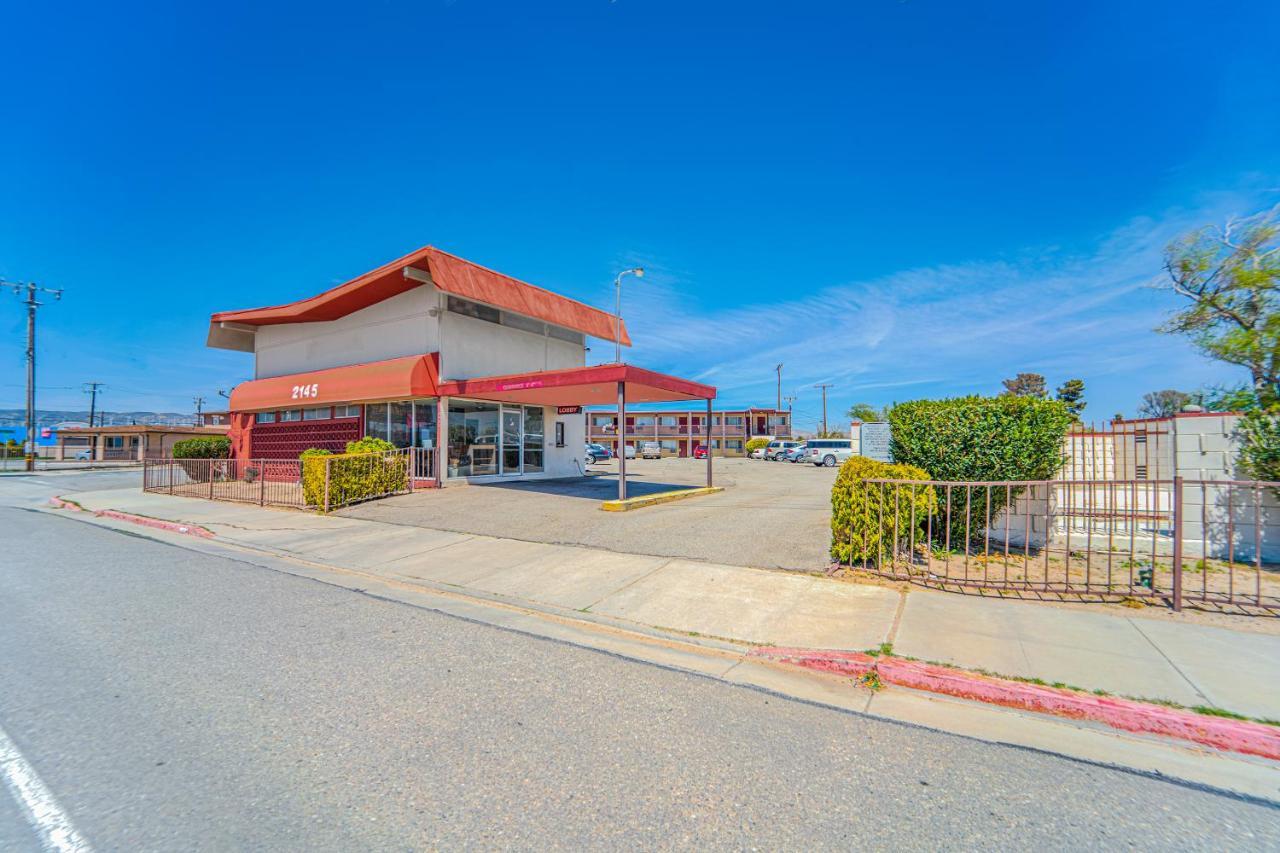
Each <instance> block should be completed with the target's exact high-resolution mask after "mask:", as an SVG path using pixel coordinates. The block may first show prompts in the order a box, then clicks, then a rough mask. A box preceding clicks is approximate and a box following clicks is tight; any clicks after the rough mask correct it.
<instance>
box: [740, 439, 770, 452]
mask: <svg viewBox="0 0 1280 853" xmlns="http://www.w3.org/2000/svg"><path fill="white" fill-rule="evenodd" d="M768 446H769V439H767V438H753V439H750V440H749V441H747V444H746V447H744V448H743V450H745V451H746V454H747V455H748V456H750V455H751V451H753V450H759V449H760V448H762V447H768Z"/></svg>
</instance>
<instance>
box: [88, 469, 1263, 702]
mask: <svg viewBox="0 0 1280 853" xmlns="http://www.w3.org/2000/svg"><path fill="white" fill-rule="evenodd" d="M65 497H67V498H69V499H71V500H74V501H75V502H76V503H78V504H80V505H81V506H83V507H84V508H85V509H88V510H94V511H97V510H107V509H111V510H117V511H120V512H127V513H133V514H137V515H143V516H149V517H151V518H160V519H166V520H170V521H175V522H181V523H184V524H195V525H199V526H202V527H205V528H207V529H209V530H210V531H212V532H213V533H215V534H216V535H217V537H218V538H219V539H221V540H223V541H227V542H231V543H235V544H239V545H242V546H247V547H251V548H256V549H261V550H265V551H269V552H273V553H277V554H283V555H291V556H296V557H300V558H303V559H306V560H309V561H312V562H315V563H320V564H324V565H328V566H334V567H337V568H343V569H352V570H357V571H361V572H367V573H369V574H372V575H376V576H379V577H383V578H387V579H390V580H397V581H400V582H407V583H411V584H413V583H417V584H422V585H424V586H433V587H437V588H453V589H457V590H459V591H472V592H476V593H480V594H483V595H485V596H491V597H492V596H496V597H500V598H503V599H507V600H510V601H512V602H517V603H520V602H527V603H531V604H535V605H544V606H548V607H552V608H563V609H567V610H572V611H577V612H579V613H582V614H588V615H595V616H598V617H603V618H606V619H609V620H613V621H621V622H627V623H633V624H637V625H641V626H647V627H650V628H657V629H660V630H665V631H673V632H679V633H684V634H697V635H701V636H704V637H711V638H716V639H721V640H727V641H731V642H737V643H748V644H767V645H779V646H795V647H805V648H819V649H844V650H865V649H873V648H877V647H879V646H880V645H881V644H882V643H892V644H893V650H894V652H895V653H896V654H900V655H908V656H912V657H916V658H920V659H922V660H930V661H937V662H942V663H950V664H955V665H957V666H962V667H966V668H971V669H983V670H987V671H989V672H993V673H997V674H1001V675H1008V676H1020V677H1026V678H1039V679H1043V680H1044V681H1046V682H1050V683H1053V682H1064V683H1066V684H1069V685H1072V686H1076V687H1082V688H1086V689H1089V690H1094V689H1101V690H1106V691H1108V692H1111V693H1115V694H1118V695H1127V696H1134V697H1139V698H1147V699H1163V700H1171V701H1174V702H1178V703H1181V704H1184V705H1214V706H1217V707H1220V708H1224V709H1227V710H1231V711H1234V712H1237V713H1241V714H1247V715H1250V716H1256V717H1266V718H1272V719H1280V690H1278V689H1277V688H1276V685H1277V684H1280V636H1275V635H1269V634H1264V633H1255V632H1246V631H1238V630H1232V629H1228V628H1221V627H1211V626H1204V625H1195V624H1187V623H1181V622H1177V621H1172V620H1169V619H1153V618H1143V617H1140V616H1133V617H1129V616H1123V615H1117V614H1115V613H1112V612H1103V611H1090V610H1087V609H1083V608H1060V607H1052V606H1047V605H1044V604H1037V603H1035V602H1025V601H1007V600H1006V601H1001V600H992V599H982V598H975V597H971V596H960V595H955V594H951V593H943V592H935V591H932V590H919V589H914V590H911V591H910V592H899V591H897V590H894V589H889V588H885V587H881V586H874V585H864V584H855V583H849V582H847V581H841V580H832V579H828V578H826V577H820V576H809V575H803V574H798V573H795V572H784V571H768V570H763V569H752V568H744V567H741V566H731V565H721V564H716V563H707V562H699V561H694V560H685V559H678V558H677V559H672V558H667V557H655V556H646V555H640V554H624V553H617V552H613V551H605V550H599V549H592V548H582V547H576V546H566V545H551V544H545V543H540V542H525V541H520V540H514V539H502V538H496V537H490V536H478V535H472V534H465V533H455V532H449V531H442V530H433V529H431V528H425V527H417V526H412V527H410V526H403V525H396V524H388V523H384V522H378V521H369V520H364V519H356V518H343V517H334V516H319V515H312V514H309V513H300V512H288V511H281V510H272V509H262V508H259V507H256V506H252V505H245V504H233V503H215V502H210V501H202V500H197V499H192V498H178V497H170V496H168V495H159V494H147V493H143V492H141V491H140V490H137V489H118V490H109V491H98V492H82V493H78V494H71V495H66V496H65Z"/></svg>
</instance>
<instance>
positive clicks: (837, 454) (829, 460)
mask: <svg viewBox="0 0 1280 853" xmlns="http://www.w3.org/2000/svg"><path fill="white" fill-rule="evenodd" d="M807 446H808V448H809V461H810V462H812V463H813V464H814V465H825V466H826V467H828V468H834V467H835V466H836V465H838V464H840V463H841V462H843V461H844V460H846V459H848V458H849V457H850V456H852V455H853V439H851V438H811V439H809V441H808V442H807Z"/></svg>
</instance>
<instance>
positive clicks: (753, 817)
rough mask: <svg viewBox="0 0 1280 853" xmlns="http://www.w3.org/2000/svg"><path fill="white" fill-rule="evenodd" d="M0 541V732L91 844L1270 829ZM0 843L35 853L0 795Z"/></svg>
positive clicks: (828, 838) (1125, 836) (953, 747)
mask: <svg viewBox="0 0 1280 853" xmlns="http://www.w3.org/2000/svg"><path fill="white" fill-rule="evenodd" d="M6 485H8V484H6ZM33 487H34V486H33ZM82 487H83V486H82ZM6 491H7V490H6V489H5V486H4V485H0V493H5V492H6ZM0 540H2V541H0V663H2V664H3V670H2V677H0V729H3V730H4V731H5V732H7V733H8V736H9V738H10V739H11V740H12V742H13V743H14V744H15V745H16V747H17V748H18V749H19V750H20V751H21V753H22V755H23V756H25V759H26V761H27V762H29V763H30V765H31V766H32V767H34V769H35V771H36V772H37V773H38V774H39V776H40V777H41V778H42V779H43V781H44V783H45V785H46V786H47V787H48V789H49V790H50V791H51V792H52V793H53V795H54V796H55V797H56V798H57V800H58V802H59V803H60V805H61V806H62V808H63V809H64V810H65V812H66V813H67V814H68V815H69V816H70V819H71V821H72V822H73V823H74V825H75V827H76V829H78V830H79V832H80V833H81V834H82V835H83V836H84V837H85V838H87V839H88V841H89V842H90V843H91V844H92V845H93V846H94V847H95V848H97V849H100V850H117V849H127V850H173V849H247V848H252V849H261V848H291V849H298V848H305V849H309V850H312V849H335V850H351V849H417V848H425V847H524V848H528V847H536V848H569V847H572V848H581V847H591V848H635V847H637V846H644V847H662V848H669V847H676V848H717V849H718V848H747V847H767V848H793V849H794V848H835V847H839V848H851V847H858V848H873V849H875V848H880V849H890V848H892V849H903V848H910V849H920V848H931V849H937V848H974V847H983V848H989V847H999V848H1026V847H1035V846H1049V847H1052V848H1055V849H1058V848H1070V847H1100V846H1107V847H1116V846H1138V847H1143V848H1154V847H1159V848H1185V849H1209V848H1213V849H1233V850H1244V849H1267V848H1269V849H1276V848H1277V847H1278V846H1280V810H1277V809H1276V808H1273V807H1270V806H1267V805H1261V804H1257V803H1252V802H1247V801H1242V800H1239V799H1236V798H1233V797H1229V796H1224V795H1220V794H1216V793H1213V792H1208V791H1203V790H1198V789H1194V788H1190V787H1185V786H1181V785H1178V784H1174V783H1169V782H1165V781H1161V780H1156V779H1150V778H1146V777H1143V776H1138V775H1134V774H1130V773H1125V772H1122V771H1118V770H1112V769H1108V768H1102V767H1097V766H1093V765H1089V764H1083V763H1078V762H1073V761H1068V760H1065V759H1060V758H1057V757H1054V756H1049V755H1045V754H1041V753H1035V752H1030V751H1026V750H1019V749H1014V748H1009V747H1001V746H993V745H989V744H984V743H980V742H976V741H971V740H967V739H964V738H959V737H955V736H952V735H947V734H941V733H936V732H932V731H927V730H922V729H917V728H911V727H907V726H902V725H897V724H893V723H887V722H883V721H878V720H872V719H868V718H865V717H861V716H858V715H856V714H849V713H844V712H840V711H835V710H831V709H827V708H822V707H817V706H813V705H809V704H805V703H801V702H796V701H791V700H787V699H782V698H779V697H777V696H773V695H769V694H766V693H762V692H759V691H754V690H751V689H747V688H742V687H737V686H733V685H729V684H725V683H722V682H718V681H714V680H710V679H707V678H702V677H697V676H693V675H689V674H686V673H682V672H678V671H672V670H667V669H663V668H660V667H656V666H651V665H646V664H640V663H634V662H630V661H626V660H622V659H619V658H616V657H613V656H610V655H607V654H603V653H600V652H595V651H590V650H586V649H581V648H577V647H574V646H569V645H565V644H562V643H556V642H552V641H547V640H541V639H536V638H531V637H528V636H525V635H521V634H516V633H511V632H508V631H504V630H501V629H497V628H493V627H489V626H485V625H479V624H475V623H472V622H467V621H463V620H460V619H456V618H453V617H449V616H445V615H441V614H438V613H435V612H432V611H429V610H424V609H421V608H416V607H412V606H409V605H405V604H400V603H395V602H389V601H384V600H379V599H375V598H371V597H369V596H365V595H362V594H359V593H355V592H351V591H347V590H343V589H338V588H335V587H332V586H328V585H325V584H322V583H318V582H314V581H308V580H304V579H300V578H296V577H293V576H289V575H284V574H280V573H276V572H272V571H270V570H267V569H263V568H260V567H257V566H251V565H249V564H246V563H241V562H238V561H236V560H234V559H229V558H222V557H211V556H206V555H201V554H196V553H193V552H190V551H186V550H183V549H180V548H177V547H173V546H170V545H167V544H162V543H158V542H155V541H152V540H148V539H145V538H141V537H138V536H131V535H127V534H122V533H117V532H113V531H109V530H104V529H101V528H97V527H93V526H91V525H89V524H86V523H83V522H81V521H76V520H74V518H70V517H55V516H49V515H45V514H37V513H34V512H31V511H28V510H24V509H17V508H0ZM0 849H3V850H25V849H38V848H37V847H36V840H35V836H34V835H33V834H32V832H31V831H30V829H29V828H28V826H27V824H26V822H25V820H24V817H23V815H22V813H21V812H20V811H19V810H18V809H17V808H15V806H14V803H13V802H12V801H10V800H9V798H8V793H7V792H6V790H5V789H4V788H3V787H2V786H0Z"/></svg>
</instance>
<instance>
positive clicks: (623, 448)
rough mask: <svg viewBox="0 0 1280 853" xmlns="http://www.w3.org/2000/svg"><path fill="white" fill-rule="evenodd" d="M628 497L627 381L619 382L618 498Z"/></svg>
mask: <svg viewBox="0 0 1280 853" xmlns="http://www.w3.org/2000/svg"><path fill="white" fill-rule="evenodd" d="M626 499H627V383H625V382H619V383H618V500H620V501H625V500H626Z"/></svg>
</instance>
